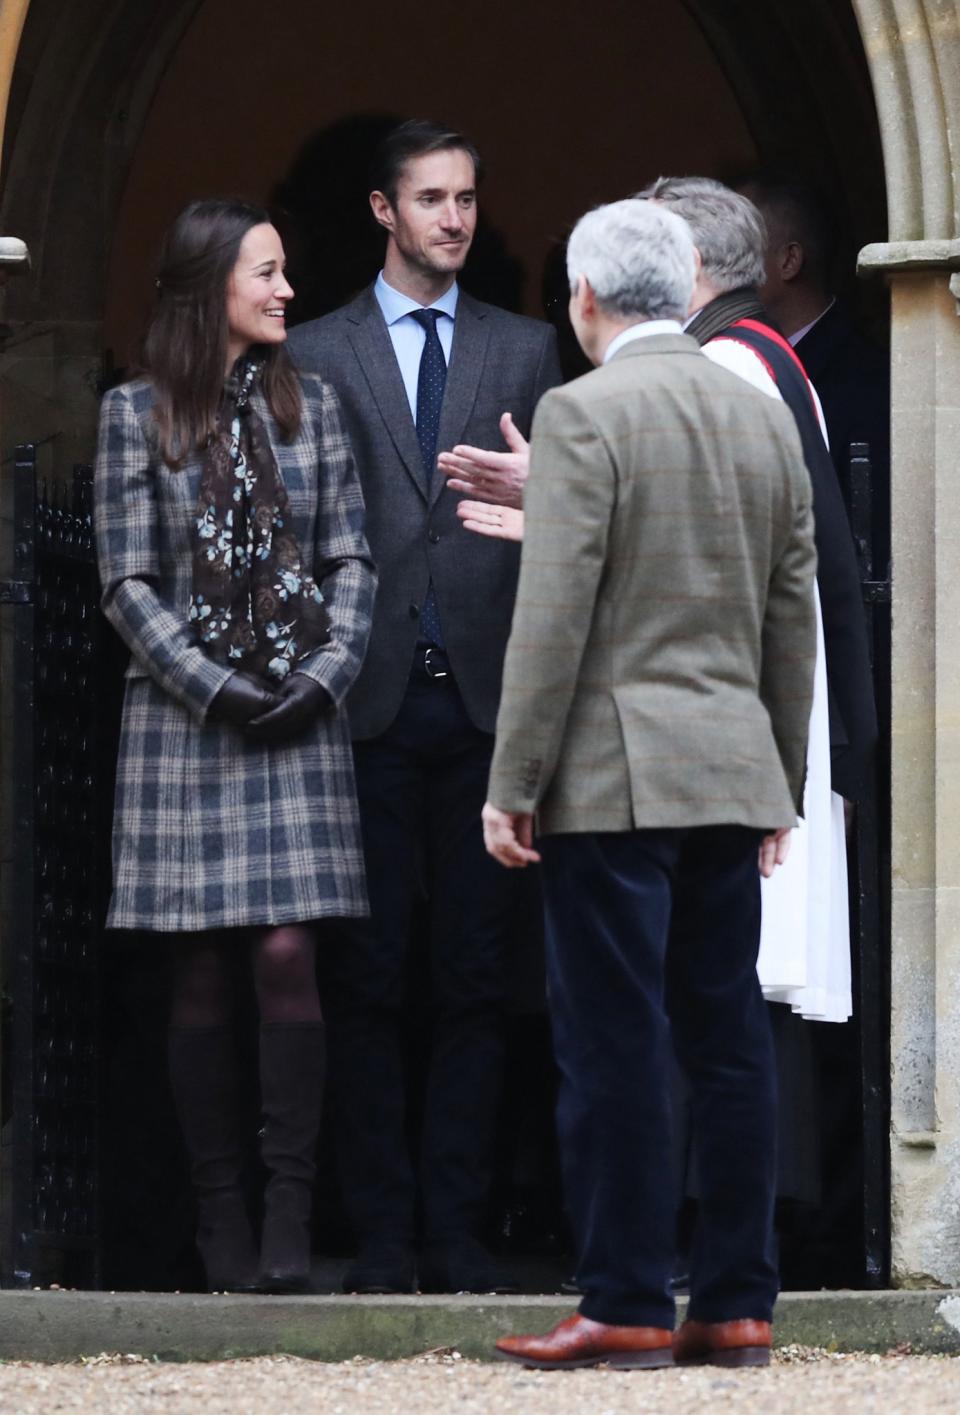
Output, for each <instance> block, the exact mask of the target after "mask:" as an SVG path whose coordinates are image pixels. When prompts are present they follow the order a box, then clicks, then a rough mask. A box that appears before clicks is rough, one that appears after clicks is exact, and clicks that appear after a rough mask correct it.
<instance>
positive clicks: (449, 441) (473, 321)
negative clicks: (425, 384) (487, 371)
mask: <svg viewBox="0 0 960 1415" xmlns="http://www.w3.org/2000/svg"><path fill="white" fill-rule="evenodd" d="M486 316H487V311H486V310H485V309H484V307H483V306H482V305H478V304H477V303H476V301H474V300H471V298H470V296H469V295H465V294H464V293H463V291H462V290H461V291H460V295H459V298H458V300H457V316H456V319H455V320H454V322H453V344H452V346H451V349H450V364H449V367H448V369H447V382H446V386H445V387H444V390H443V406H442V408H441V409H440V429H439V432H438V434H437V451H438V452H443V451H449V449H450V448H451V447H454V446H455V445H456V444H457V443H458V442H459V441H460V440H461V438H462V436H463V430H464V428H465V427H466V425H467V419H468V418H469V416H470V413H471V411H472V409H473V405H474V403H475V402H476V398H477V390H478V389H479V387H480V380H481V378H482V377H483V364H484V360H485V358H486V354H487V344H488V342H489V339H490V326H489V325H488V324H487V319H486ZM446 483H447V479H446V477H445V476H443V474H442V473H441V472H438V471H437V469H436V468H434V469H433V477H432V480H431V484H430V504H431V506H432V505H433V503H434V502H435V501H436V499H437V497H438V496H439V495H440V493H441V491H442V490H443V488H444V487H445V486H446Z"/></svg>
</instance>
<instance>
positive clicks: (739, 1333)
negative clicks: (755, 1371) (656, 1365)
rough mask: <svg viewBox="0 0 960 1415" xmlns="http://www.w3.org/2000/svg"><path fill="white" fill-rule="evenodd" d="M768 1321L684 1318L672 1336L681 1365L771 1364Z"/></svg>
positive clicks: (675, 1358) (674, 1353)
mask: <svg viewBox="0 0 960 1415" xmlns="http://www.w3.org/2000/svg"><path fill="white" fill-rule="evenodd" d="M770 1342H771V1331H770V1323H769V1322H757V1321H754V1320H753V1318H752V1317H744V1318H741V1319H740V1320H739V1321H736V1322H684V1323H683V1325H682V1326H681V1327H680V1329H679V1330H678V1331H676V1332H675V1333H674V1336H673V1359H674V1361H675V1362H676V1364H677V1365H678V1366H769V1365H770Z"/></svg>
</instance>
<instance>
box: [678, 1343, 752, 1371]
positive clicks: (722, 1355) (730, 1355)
mask: <svg viewBox="0 0 960 1415" xmlns="http://www.w3.org/2000/svg"><path fill="white" fill-rule="evenodd" d="M676 1365H677V1366H725V1367H726V1368H727V1369H728V1370H729V1369H733V1368H736V1367H740V1366H769V1365H770V1348H769V1346H735V1347H733V1348H731V1350H729V1351H710V1352H706V1351H705V1352H704V1353H703V1355H702V1356H692V1357H688V1358H687V1359H686V1360H683V1361H677V1362H676Z"/></svg>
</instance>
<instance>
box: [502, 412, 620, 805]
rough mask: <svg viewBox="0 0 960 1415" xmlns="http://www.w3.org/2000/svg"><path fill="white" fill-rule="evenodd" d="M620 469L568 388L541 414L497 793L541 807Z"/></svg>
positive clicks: (527, 498) (527, 495) (528, 491)
mask: <svg viewBox="0 0 960 1415" xmlns="http://www.w3.org/2000/svg"><path fill="white" fill-rule="evenodd" d="M615 498H616V471H615V468H614V465H613V461H612V458H611V456H610V453H609V450H608V448H607V446H606V443H605V442H604V440H603V438H602V437H601V435H600V433H599V432H598V431H597V429H596V427H595V425H594V424H593V422H592V420H591V419H590V417H589V415H588V414H587V413H586V412H585V410H584V409H583V408H582V407H581V405H580V404H579V402H577V401H575V400H574V399H573V398H572V397H571V396H570V394H569V393H567V392H565V391H564V390H562V389H557V390H556V391H554V392H552V393H549V394H547V395H546V396H545V397H544V399H543V401H542V402H541V404H540V407H539V409H538V411H537V414H536V417H535V419H534V426H533V436H532V440H531V455H530V476H529V478H528V481H527V485H526V487H525V492H524V502H525V511H526V516H525V535H524V543H523V553H522V557H521V562H520V583H519V587H518V590H517V602H516V608H515V610H514V615H513V628H512V631H511V634H510V642H509V644H508V646H507V657H506V663H505V666H504V679H503V696H502V698H501V701H500V712H499V715H498V717H497V741H496V748H495V751H494V758H493V765H492V768H491V773H490V786H489V799H490V801H491V802H492V804H493V805H495V806H497V807H499V808H500V809H501V810H504V811H517V812H521V811H522V812H532V811H535V810H536V808H537V806H538V805H539V803H540V801H541V800H542V798H543V796H544V794H545V792H546V790H547V788H548V786H549V784H550V781H551V779H552V777H553V775H554V772H555V770H556V765H557V760H558V758H559V755H560V748H561V745H562V742H563V737H564V732H565V728H566V723H567V717H568V715H569V712H570V705H571V702H572V701H573V695H574V690H575V687H576V682H577V675H578V673H579V670H580V663H581V660H582V658H583V654H584V650H585V648H586V644H587V638H588V635H589V632H590V625H591V622H592V619H593V612H594V605H595V602H596V597H597V588H598V586H599V584H600V579H601V576H602V574H603V570H604V563H605V560H606V553H607V540H608V535H609V528H610V518H611V515H612V511H613V506H614V502H615Z"/></svg>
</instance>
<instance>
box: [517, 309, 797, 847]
mask: <svg viewBox="0 0 960 1415" xmlns="http://www.w3.org/2000/svg"><path fill="white" fill-rule="evenodd" d="M525 505H526V532H525V539H524V545H523V556H522V560H521V570H520V584H519V589H518V593H517V602H516V609H515V611H514V617H513V627H512V631H511V635H510V643H509V647H508V650H507V659H506V666H505V673H504V684H503V697H502V699H501V704H500V712H499V716H498V719H497V744H496V752H495V754H494V760H493V766H492V769H491V777H490V791H489V795H490V800H491V801H492V802H493V804H494V805H495V806H499V807H500V808H501V809H502V810H508V811H535V812H537V814H538V829H539V831H540V833H541V834H557V833H568V832H573V831H621V830H630V829H641V828H648V827H683V826H697V825H724V824H731V825H745V826H756V827H760V828H761V829H774V828H779V827H781V826H789V825H794V824H795V823H796V817H797V813H798V811H799V810H800V807H801V802H802V792H803V781H804V770H805V758H806V746H807V732H808V727H809V720H810V709H811V704H812V700H813V670H814V662H815V657H816V619H815V608H814V575H815V572H816V552H815V550H814V545H813V514H812V510H811V490H810V481H809V477H808V474H807V470H806V467H805V466H804V461H803V453H802V451H801V447H800V440H799V437H798V435H797V431H796V428H795V426H794V422H793V418H792V416H791V414H790V413H789V411H788V410H787V408H786V407H785V406H784V405H782V404H780V403H778V402H776V401H775V400H774V399H772V398H768V397H766V396H765V395H764V394H762V393H759V392H757V391H756V390H754V389H753V388H751V387H750V386H749V385H748V384H747V383H745V382H744V380H743V379H740V378H737V377H736V376H735V375H734V374H731V373H728V372H727V371H726V370H725V369H722V368H718V367H717V366H716V365H714V364H712V363H711V362H710V361H709V360H708V359H707V358H706V357H705V356H704V355H703V354H702V353H701V352H700V350H699V348H698V346H697V344H696V343H695V341H694V340H693V339H692V338H689V337H687V336H686V335H683V334H656V335H649V336H646V337H644V338H641V339H637V340H634V341H632V342H630V343H628V344H626V345H625V346H623V347H622V348H621V349H620V350H619V351H618V352H617V353H616V354H615V355H614V357H613V358H612V359H611V360H610V362H609V363H608V364H605V365H604V366H603V367H602V368H598V369H595V370H594V371H593V372H592V373H588V374H586V375H585V376H584V377H583V378H579V379H576V380H575V381H574V382H573V383H570V384H568V385H567V386H566V387H564V388H557V389H554V390H552V391H551V392H549V393H547V394H545V395H544V397H543V399H542V400H541V402H540V404H539V407H538V409H537V413H536V417H535V419H534V425H533V437H532V449H531V467H530V478H529V481H528V483H527V489H526V494H525Z"/></svg>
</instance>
